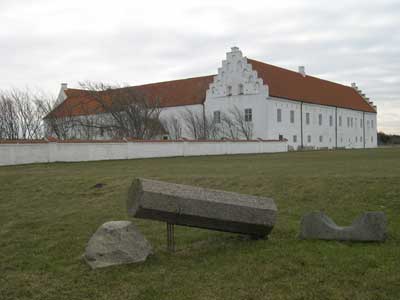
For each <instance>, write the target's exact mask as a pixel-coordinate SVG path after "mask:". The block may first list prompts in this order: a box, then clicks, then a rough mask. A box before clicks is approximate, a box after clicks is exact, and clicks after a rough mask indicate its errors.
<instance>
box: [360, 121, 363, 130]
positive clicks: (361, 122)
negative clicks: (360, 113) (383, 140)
mask: <svg viewBox="0 0 400 300" xmlns="http://www.w3.org/2000/svg"><path fill="white" fill-rule="evenodd" d="M360 127H361V128H363V120H362V119H360Z"/></svg>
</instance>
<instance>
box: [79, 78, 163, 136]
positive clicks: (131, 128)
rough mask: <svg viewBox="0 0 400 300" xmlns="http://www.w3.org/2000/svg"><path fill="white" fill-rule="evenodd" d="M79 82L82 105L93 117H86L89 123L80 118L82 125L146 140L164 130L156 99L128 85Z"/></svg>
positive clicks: (112, 133) (111, 133)
mask: <svg viewBox="0 0 400 300" xmlns="http://www.w3.org/2000/svg"><path fill="white" fill-rule="evenodd" d="M80 85H81V87H82V88H83V89H84V90H85V91H86V93H87V94H86V95H87V100H86V101H85V105H86V107H91V112H90V113H91V114H92V115H93V114H95V115H96V116H97V118H95V119H90V121H91V122H93V123H90V122H87V121H88V119H84V118H82V119H81V121H83V122H84V121H86V123H85V124H83V125H84V126H86V127H88V128H98V129H100V130H103V131H106V132H108V134H109V135H111V136H112V137H117V138H124V137H130V138H136V139H150V138H154V137H156V136H159V135H160V134H162V133H163V132H164V129H163V126H162V124H161V122H160V119H159V116H160V107H159V102H158V101H157V100H156V99H149V98H148V97H146V95H144V94H143V93H140V92H139V91H137V90H135V89H133V88H129V87H118V86H117V87H116V86H110V85H106V84H104V83H92V82H84V83H81V84H80ZM85 115H88V114H85ZM81 125H82V124H81Z"/></svg>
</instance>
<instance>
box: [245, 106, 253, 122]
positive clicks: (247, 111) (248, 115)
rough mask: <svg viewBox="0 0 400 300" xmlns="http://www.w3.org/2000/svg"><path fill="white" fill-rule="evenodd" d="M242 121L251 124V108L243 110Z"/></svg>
mask: <svg viewBox="0 0 400 300" xmlns="http://www.w3.org/2000/svg"><path fill="white" fill-rule="evenodd" d="M244 120H245V121H246V122H252V121H253V111H252V109H251V108H246V109H245V110H244Z"/></svg>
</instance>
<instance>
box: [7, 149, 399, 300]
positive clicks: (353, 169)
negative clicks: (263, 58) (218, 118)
mask: <svg viewBox="0 0 400 300" xmlns="http://www.w3.org/2000/svg"><path fill="white" fill-rule="evenodd" d="M136 176H140V177H147V178H153V179H161V180H166V181H170V182H177V183H184V184H191V185H196V186H202V187H208V188H216V189H223V190H228V191H235V192H240V193H246V194H253V195H259V196H270V197H273V198H274V199H275V201H276V203H277V205H278V209H279V212H278V222H277V224H276V226H275V228H274V229H273V231H272V233H271V235H270V238H269V240H251V239H248V238H246V237H245V236H241V235H235V234H230V233H223V232H215V231H208V230H201V229H194V228H185V227H178V226H177V228H176V232H175V236H176V243H177V251H176V253H173V254H171V253H168V252H167V251H166V249H165V246H166V241H165V239H166V229H165V224H163V223H160V222H153V221H146V220H133V221H134V223H135V224H137V225H138V227H139V228H140V230H141V231H142V232H143V233H144V235H145V236H146V237H147V238H148V239H149V241H150V242H151V244H152V245H153V247H154V252H155V254H154V256H152V257H150V258H149V259H148V260H147V261H146V262H145V263H142V264H136V265H125V266H116V267H110V268H105V269H98V270H95V271H92V270H90V269H89V267H88V266H87V265H85V263H83V262H82V260H81V255H82V254H83V252H84V249H85V245H86V243H87V241H88V240H89V238H90V237H91V235H92V234H93V233H94V231H95V230H96V229H97V228H98V226H100V225H101V224H102V223H104V222H106V221H110V220H126V219H129V218H128V217H127V214H126V209H125V198H126V194H127V190H128V188H129V185H130V183H131V181H132V179H133V178H134V177H136ZM99 182H101V183H105V184H106V186H105V187H104V188H102V189H92V188H91V187H92V186H93V185H94V184H96V183H99ZM312 210H323V211H325V212H326V213H327V214H328V215H329V216H331V217H332V218H333V219H334V220H335V221H336V222H337V223H338V224H340V225H347V224H349V223H350V222H351V221H352V220H353V219H354V218H355V217H356V216H358V215H359V214H360V213H361V212H363V211H373V210H382V211H384V212H385V213H386V214H387V217H388V220H389V225H388V232H389V236H388V239H387V241H386V242H385V243H383V244H377V243H361V244H360V243H355V244H351V243H340V242H327V241H300V240H298V239H297V234H298V231H299V223H300V219H301V216H302V215H303V214H304V213H306V212H309V211H312ZM399 298H400V149H374V150H358V151H336V152H333V151H332V152H328V151H321V152H293V153H283V154H269V155H242V156H219V157H216V156H214V157H195V158H170V159H148V160H130V161H106V162H88V163H57V164H38V165H26V166H16V167H1V168H0V299H2V300H5V299H80V300H82V299H174V300H177V299H207V300H208V299H363V300H365V299H399Z"/></svg>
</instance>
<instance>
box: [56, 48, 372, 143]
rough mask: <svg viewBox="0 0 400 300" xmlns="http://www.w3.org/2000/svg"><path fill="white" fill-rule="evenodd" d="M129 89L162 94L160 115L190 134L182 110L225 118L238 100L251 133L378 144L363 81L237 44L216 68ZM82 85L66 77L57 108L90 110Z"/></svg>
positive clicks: (296, 140)
mask: <svg viewBox="0 0 400 300" xmlns="http://www.w3.org/2000/svg"><path fill="white" fill-rule="evenodd" d="M127 89H133V90H137V91H140V92H141V93H143V94H145V95H147V96H148V97H149V98H155V97H156V98H157V99H159V105H160V107H161V113H160V119H161V120H163V119H164V120H166V119H168V118H170V119H171V118H173V119H174V120H176V122H177V123H178V124H179V126H180V128H181V137H183V138H192V137H190V136H189V135H188V131H187V129H186V128H185V124H184V120H183V119H182V118H181V116H182V113H183V112H185V111H187V110H191V111H193V112H196V113H202V114H204V115H206V116H211V117H212V118H213V121H214V122H215V123H216V126H218V123H219V122H221V116H222V115H223V114H225V113H227V112H229V111H232V109H233V108H235V109H237V110H238V111H241V112H242V113H243V116H244V118H245V122H246V123H247V124H249V125H251V128H252V139H264V140H278V139H287V141H288V145H289V146H290V147H292V148H293V149H300V148H309V149H321V148H325V149H326V148H329V149H333V148H372V147H377V129H376V120H377V110H376V106H375V105H374V104H373V103H372V102H371V101H369V99H368V98H367V97H366V96H365V94H363V93H362V92H361V91H360V90H359V89H358V88H357V86H356V84H354V83H353V84H352V85H351V86H345V85H342V84H338V83H334V82H331V81H327V80H323V79H319V78H316V77H313V76H309V75H308V74H306V72H305V69H304V67H299V70H298V71H297V72H295V71H290V70H287V69H283V68H280V67H276V66H273V65H270V64H266V63H263V62H260V61H256V60H253V59H250V58H247V57H244V56H243V55H242V52H241V51H240V50H239V48H237V47H233V48H231V51H230V52H228V53H227V54H226V59H225V60H223V61H222V66H221V67H220V68H218V73H217V74H216V75H210V76H202V77H195V78H188V79H181V80H174V81H167V82H161V83H152V84H146V85H141V86H133V87H127ZM80 91H81V90H78V89H69V88H67V85H66V84H63V85H62V88H61V91H60V95H59V99H58V101H59V105H58V106H57V107H56V108H55V109H54V111H53V112H52V113H51V114H53V116H56V117H59V118H62V117H63V111H66V107H74V106H76V107H77V109H72V111H73V114H74V116H76V117H79V116H80V115H82V114H84V112H83V111H82V110H81V109H78V107H81V106H79V105H77V104H78V103H81V102H82V101H83V100H82V97H81V93H80ZM88 111H90V110H85V114H88ZM89 113H90V112H89ZM96 114H98V112H96V113H94V112H93V115H96ZM169 138H171V137H169ZM220 138H224V136H221V137H220Z"/></svg>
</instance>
